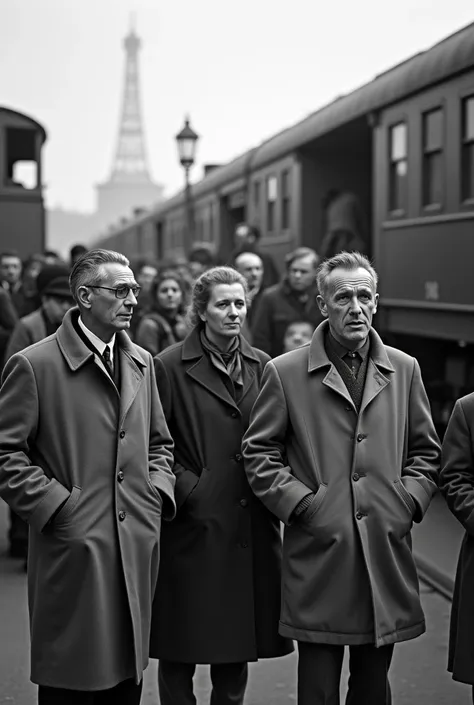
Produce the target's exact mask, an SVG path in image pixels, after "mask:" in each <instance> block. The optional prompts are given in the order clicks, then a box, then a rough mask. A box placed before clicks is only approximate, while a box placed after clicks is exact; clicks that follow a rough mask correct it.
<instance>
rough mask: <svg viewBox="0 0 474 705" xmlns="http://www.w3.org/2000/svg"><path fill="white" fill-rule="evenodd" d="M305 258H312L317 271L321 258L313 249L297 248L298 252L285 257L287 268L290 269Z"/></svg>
mask: <svg viewBox="0 0 474 705" xmlns="http://www.w3.org/2000/svg"><path fill="white" fill-rule="evenodd" d="M303 257H312V258H313V262H314V268H315V269H316V267H317V266H318V264H319V259H320V258H319V255H318V253H317V252H316V250H312V249H311V247H297V248H296V250H293V251H292V252H289V253H288V254H287V255H286V257H285V266H286V268H287V269H289V268H290V267H291V265H292V264H293V262H294V261H295V260H297V259H303Z"/></svg>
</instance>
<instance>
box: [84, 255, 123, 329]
mask: <svg viewBox="0 0 474 705" xmlns="http://www.w3.org/2000/svg"><path fill="white" fill-rule="evenodd" d="M101 272H102V277H101V280H100V282H99V283H98V284H94V285H87V286H84V287H81V288H80V289H79V291H83V292H84V289H86V290H87V292H85V293H83V295H81V302H82V305H83V306H84V308H85V309H86V315H87V319H88V320H87V321H85V322H86V325H88V323H91V324H92V325H93V328H91V330H93V332H94V333H95V334H96V335H98V336H99V338H101V339H102V340H104V342H108V340H110V339H111V338H112V336H113V334H114V333H117V331H119V330H125V329H127V328H130V321H131V320H132V314H133V309H134V308H135V306H136V305H137V299H136V297H135V295H134V294H133V292H132V290H131V288H130V287H136V286H137V282H136V281H135V277H134V275H133V272H132V270H131V269H130V267H125V266H124V265H122V264H118V263H115V262H109V263H107V264H104V265H102V269H101ZM116 289H119V293H121V291H120V289H122V290H123V291H124V292H125V298H118V297H117V296H116V292H115V290H116ZM126 289H127V291H125V290H126Z"/></svg>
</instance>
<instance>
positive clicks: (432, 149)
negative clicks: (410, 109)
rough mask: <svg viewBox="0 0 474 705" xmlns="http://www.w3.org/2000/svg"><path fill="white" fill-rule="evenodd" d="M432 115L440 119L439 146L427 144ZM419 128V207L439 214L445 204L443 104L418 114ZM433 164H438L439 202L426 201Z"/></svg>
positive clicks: (444, 113) (432, 106)
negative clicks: (436, 159) (438, 116)
mask: <svg viewBox="0 0 474 705" xmlns="http://www.w3.org/2000/svg"><path fill="white" fill-rule="evenodd" d="M434 113H437V114H439V115H440V117H441V127H440V135H439V137H440V142H439V145H437V146H436V145H434V146H430V145H429V144H427V137H429V134H428V123H427V121H428V118H429V117H430V116H432V115H433V114H434ZM420 119H421V126H420V135H421V170H420V178H421V185H420V186H421V188H420V196H421V206H422V210H423V212H424V213H433V212H439V211H441V210H442V209H443V207H444V204H445V202H446V179H445V154H446V109H445V105H444V104H443V103H439V102H438V103H436V104H434V105H431V106H430V107H427V108H426V109H424V110H423V111H422V112H421V114H420ZM433 157H435V158H439V159H438V161H437V162H436V161H434V160H433ZM433 163H435V164H436V163H438V164H439V180H440V186H439V190H440V199H439V201H435V200H428V197H429V196H428V189H429V186H428V176H429V177H430V179H429V180H430V182H431V181H432V180H433V179H432V175H431V174H430V172H429V167H430V165H431V164H433Z"/></svg>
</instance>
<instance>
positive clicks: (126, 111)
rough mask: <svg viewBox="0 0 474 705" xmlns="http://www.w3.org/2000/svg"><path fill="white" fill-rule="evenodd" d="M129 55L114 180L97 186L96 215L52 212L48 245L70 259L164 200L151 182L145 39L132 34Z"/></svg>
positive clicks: (128, 39)
mask: <svg viewBox="0 0 474 705" xmlns="http://www.w3.org/2000/svg"><path fill="white" fill-rule="evenodd" d="M124 47H125V53H126V62H125V82H124V91H123V100H122V113H121V118H120V125H119V133H118V140H117V148H116V152H115V158H114V162H113V165H112V170H111V175H110V178H109V179H108V180H107V181H105V182H104V183H102V184H99V185H97V187H96V190H97V210H96V211H95V213H89V214H88V213H80V212H77V211H67V210H63V209H61V208H50V209H48V212H47V226H46V232H47V243H48V247H50V248H51V249H55V250H58V251H59V252H61V253H63V254H66V253H67V252H68V250H69V247H70V245H71V244H74V243H76V242H81V243H84V244H85V245H87V244H89V243H91V242H92V241H93V240H94V239H96V238H97V235H99V234H100V233H104V232H105V231H107V229H109V228H110V227H111V226H112V225H113V224H114V223H117V222H118V221H120V220H121V219H122V218H128V217H132V215H133V213H134V211H137V210H138V211H140V210H143V211H144V210H146V209H148V208H151V207H152V206H154V205H156V204H158V203H160V202H161V201H162V200H163V190H164V187H163V186H161V185H160V184H156V183H154V182H153V181H152V179H151V177H150V172H149V169H148V160H147V154H146V149H145V137H144V131H143V122H142V115H141V107H140V81H139V70H138V51H139V49H140V39H139V37H138V36H137V35H136V34H135V31H134V30H133V29H131V30H130V32H129V34H128V36H127V37H125V40H124Z"/></svg>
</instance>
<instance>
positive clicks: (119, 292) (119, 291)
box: [83, 284, 142, 299]
mask: <svg viewBox="0 0 474 705" xmlns="http://www.w3.org/2000/svg"><path fill="white" fill-rule="evenodd" d="M83 286H88V287H90V288H91V289H107V291H114V292H115V298H117V299H126V298H127V296H128V295H129V293H130V292H132V294H133V295H134V297H135V298H136V299H137V298H138V296H139V294H140V291H141V290H142V288H141V286H128V285H126V284H124V285H123V286H117V287H115V288H114V289H112V288H111V287H110V286H98V285H97V284H83Z"/></svg>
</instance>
